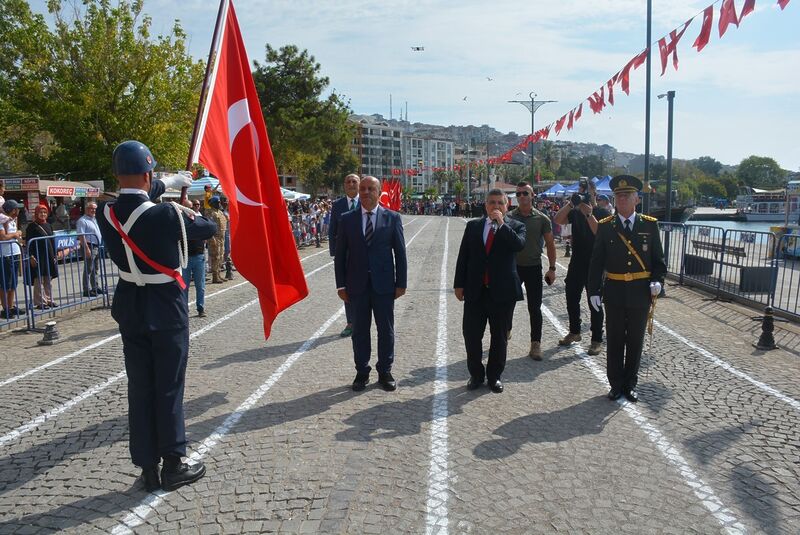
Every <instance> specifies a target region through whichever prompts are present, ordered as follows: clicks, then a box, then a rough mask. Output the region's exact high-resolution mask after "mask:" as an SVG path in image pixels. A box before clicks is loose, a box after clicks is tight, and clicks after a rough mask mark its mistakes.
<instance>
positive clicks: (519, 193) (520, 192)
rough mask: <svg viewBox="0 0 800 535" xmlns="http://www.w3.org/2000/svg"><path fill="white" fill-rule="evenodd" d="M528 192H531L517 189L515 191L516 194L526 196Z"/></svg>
mask: <svg viewBox="0 0 800 535" xmlns="http://www.w3.org/2000/svg"><path fill="white" fill-rule="evenodd" d="M530 194H531V192H530V191H518V192H517V195H522V196H523V197H527V196H528V195H530Z"/></svg>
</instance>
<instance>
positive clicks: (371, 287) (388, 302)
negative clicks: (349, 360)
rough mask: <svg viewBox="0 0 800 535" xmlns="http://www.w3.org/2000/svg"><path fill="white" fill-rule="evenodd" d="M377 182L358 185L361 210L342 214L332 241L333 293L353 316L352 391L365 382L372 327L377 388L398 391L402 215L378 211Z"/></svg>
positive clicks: (369, 178) (403, 278)
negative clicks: (395, 371) (396, 312)
mask: <svg viewBox="0 0 800 535" xmlns="http://www.w3.org/2000/svg"><path fill="white" fill-rule="evenodd" d="M380 191H381V183H380V181H379V180H378V179H377V178H375V177H372V176H365V177H364V178H362V179H361V182H360V183H359V185H358V196H359V200H360V201H361V203H360V207H359V208H357V209H355V210H351V211H349V212H347V213H345V214H344V215H343V216H342V218H341V220H340V221H339V228H338V230H337V236H336V255H335V257H334V266H335V271H336V290H337V292H338V294H339V297H340V298H341V299H342V301H344V302H345V303H348V302H349V303H350V305H351V306H352V313H353V359H354V360H355V364H356V378H355V380H354V381H353V390H355V391H356V392H358V391H361V390H364V388H365V387H366V386H367V383H368V382H369V372H370V371H371V370H372V368H370V366H369V359H370V354H371V353H372V347H371V337H370V325H371V324H372V316H373V315H374V316H375V326H376V328H377V330H378V363H377V364H376V366H375V367H376V368H377V370H378V382H379V383H380V384H381V386H383V389H384V390H387V391H392V390H394V389H395V388H397V383H395V380H394V377H392V364H393V363H394V300H395V299H397V298H398V297H401V296H402V295H403V294H405V293H406V284H407V262H406V241H405V238H404V236H403V223H402V221H401V219H400V214H398V213H397V212H393V211H391V210H388V209H386V208H384V207H382V206H378V197H379V195H380Z"/></svg>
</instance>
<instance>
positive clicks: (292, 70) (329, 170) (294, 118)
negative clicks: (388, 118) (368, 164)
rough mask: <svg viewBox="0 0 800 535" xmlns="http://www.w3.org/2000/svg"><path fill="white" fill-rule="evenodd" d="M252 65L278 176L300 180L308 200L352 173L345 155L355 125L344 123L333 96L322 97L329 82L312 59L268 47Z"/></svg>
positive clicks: (353, 165) (352, 160)
mask: <svg viewBox="0 0 800 535" xmlns="http://www.w3.org/2000/svg"><path fill="white" fill-rule="evenodd" d="M253 64H254V67H255V70H254V72H253V79H254V80H255V85H256V91H257V92H258V98H259V99H260V101H261V107H262V110H263V113H264V121H265V122H266V124H267V130H268V132H269V138H270V142H271V145H272V152H273V154H274V156H275V163H276V165H277V167H278V171H279V172H281V173H287V174H295V175H297V176H298V177H300V180H301V181H302V182H303V184H304V186H305V188H306V189H307V191H308V192H309V193H311V194H312V196H313V195H316V192H317V190H318V189H319V188H320V187H322V186H323V185H329V186H331V187H334V186H335V185H337V184H339V183H340V182H341V178H342V177H343V176H344V175H346V174H347V173H352V172H355V171H357V170H358V161H357V159H356V157H355V156H354V155H353V154H352V153H351V151H350V142H351V141H352V138H353V134H354V131H355V127H356V125H354V124H353V123H350V122H348V120H347V118H348V116H349V115H350V109H349V106H348V105H347V103H346V102H344V101H343V100H342V98H341V96H340V95H338V94H337V93H336V92H335V91H333V92H332V93H331V94H330V95H328V96H327V97H325V98H323V97H322V93H323V91H324V90H325V89H326V88H327V87H328V85H329V84H330V81H329V80H328V78H327V77H325V76H321V75H320V71H321V66H320V64H319V63H317V62H316V60H315V59H314V56H312V55H310V54H309V53H308V51H307V50H303V51H300V49H299V48H298V47H297V46H295V45H287V46H283V47H281V48H280V49H277V50H276V49H275V48H272V46H270V45H269V44H268V45H266V59H265V62H264V63H263V64H261V63H259V62H257V61H256V62H253Z"/></svg>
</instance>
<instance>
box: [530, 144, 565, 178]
mask: <svg viewBox="0 0 800 535" xmlns="http://www.w3.org/2000/svg"><path fill="white" fill-rule="evenodd" d="M536 158H537V159H538V160H539V161H540V162H542V163H543V164H544V166H545V167H546V168H547V169H549V170H550V171H553V172H556V171H558V168H559V167H561V151H559V150H558V148H556V145H555V143H553V142H552V141H542V142H541V143H540V144H539V146H538V147H537V149H536Z"/></svg>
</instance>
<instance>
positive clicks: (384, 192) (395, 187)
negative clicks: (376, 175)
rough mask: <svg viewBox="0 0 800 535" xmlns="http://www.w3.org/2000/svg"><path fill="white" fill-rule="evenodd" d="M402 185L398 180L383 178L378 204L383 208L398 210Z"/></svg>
mask: <svg viewBox="0 0 800 535" xmlns="http://www.w3.org/2000/svg"><path fill="white" fill-rule="evenodd" d="M402 196H403V186H402V184H400V181H399V180H384V181H383V183H382V184H381V196H380V201H379V202H380V204H381V206H383V207H384V208H388V209H389V210H394V211H395V212H398V211H400V207H401V201H402Z"/></svg>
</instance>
